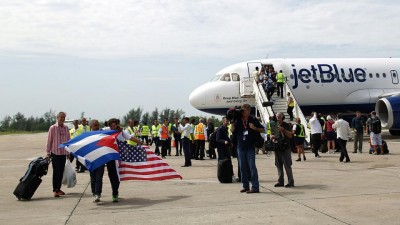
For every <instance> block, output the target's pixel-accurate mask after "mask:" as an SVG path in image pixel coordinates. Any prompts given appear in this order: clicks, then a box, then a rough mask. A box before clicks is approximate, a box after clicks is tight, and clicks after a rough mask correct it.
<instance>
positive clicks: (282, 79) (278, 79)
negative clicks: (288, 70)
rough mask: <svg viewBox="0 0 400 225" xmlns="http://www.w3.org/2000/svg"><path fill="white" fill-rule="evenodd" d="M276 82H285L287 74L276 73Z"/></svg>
mask: <svg viewBox="0 0 400 225" xmlns="http://www.w3.org/2000/svg"><path fill="white" fill-rule="evenodd" d="M276 82H278V83H285V75H283V73H278V74H277V75H276Z"/></svg>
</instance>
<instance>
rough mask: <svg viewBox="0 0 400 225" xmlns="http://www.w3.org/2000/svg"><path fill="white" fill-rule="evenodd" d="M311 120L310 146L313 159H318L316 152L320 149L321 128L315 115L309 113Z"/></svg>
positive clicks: (314, 113)
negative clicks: (313, 155)
mask: <svg viewBox="0 0 400 225" xmlns="http://www.w3.org/2000/svg"><path fill="white" fill-rule="evenodd" d="M311 116H312V118H311V119H310V122H309V124H310V128H311V144H312V146H313V153H314V154H315V157H317V158H320V157H321V156H319V154H318V150H319V148H320V147H321V135H322V126H321V123H320V122H319V120H318V118H317V113H316V112H313V113H311Z"/></svg>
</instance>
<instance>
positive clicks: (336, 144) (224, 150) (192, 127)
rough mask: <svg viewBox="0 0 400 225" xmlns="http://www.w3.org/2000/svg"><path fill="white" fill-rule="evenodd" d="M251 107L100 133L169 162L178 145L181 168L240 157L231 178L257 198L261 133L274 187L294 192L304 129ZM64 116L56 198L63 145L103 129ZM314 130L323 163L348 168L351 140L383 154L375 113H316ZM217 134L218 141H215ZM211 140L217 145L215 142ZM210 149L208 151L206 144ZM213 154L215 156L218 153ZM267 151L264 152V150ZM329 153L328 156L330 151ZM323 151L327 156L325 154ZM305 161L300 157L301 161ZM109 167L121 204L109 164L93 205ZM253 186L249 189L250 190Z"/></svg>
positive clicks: (53, 136)
mask: <svg viewBox="0 0 400 225" xmlns="http://www.w3.org/2000/svg"><path fill="white" fill-rule="evenodd" d="M250 112H251V106H250V105H248V104H244V105H242V106H241V116H240V117H239V118H237V119H235V120H232V121H230V120H228V118H227V117H223V118H222V124H221V125H220V126H217V127H215V125H214V124H213V123H212V121H211V120H210V119H207V121H206V123H204V119H203V118H200V119H199V121H198V122H197V121H196V120H195V119H192V120H190V119H189V118H188V117H185V118H183V119H182V120H180V119H179V118H176V119H175V121H174V123H170V122H169V120H168V119H167V118H165V119H164V120H163V123H162V124H159V122H158V120H154V121H153V125H152V126H151V127H150V126H148V125H147V124H145V123H144V124H141V125H139V121H134V120H129V121H128V126H127V127H126V128H125V129H123V128H121V127H120V122H119V120H118V119H115V118H113V119H110V120H109V121H107V122H106V124H105V126H104V127H103V128H101V129H102V130H118V131H121V133H120V134H119V135H118V137H117V138H118V139H119V140H121V141H126V142H127V143H128V144H130V145H138V144H139V145H141V144H147V145H152V144H154V145H155V154H157V155H159V156H161V157H162V158H166V157H167V156H172V155H171V152H172V147H171V146H172V145H171V142H172V141H173V142H174V146H175V156H182V155H184V163H183V165H182V167H191V166H192V160H205V158H209V159H216V158H218V160H223V159H231V158H237V160H238V172H237V176H238V177H236V176H235V175H234V172H233V166H231V170H232V171H231V174H232V179H233V180H234V181H235V180H236V181H240V182H241V183H242V185H243V187H242V189H241V190H240V192H241V193H258V192H259V181H258V172H257V167H256V154H258V152H259V149H258V148H256V147H255V145H254V142H255V140H256V138H257V137H258V136H259V135H260V134H261V135H263V136H264V137H265V140H268V141H269V142H270V143H273V145H274V148H275V149H274V154H275V165H276V167H277V172H278V180H277V183H276V184H275V187H283V186H285V187H287V188H291V187H294V178H293V172H292V168H291V166H292V156H291V152H292V150H293V149H294V148H295V149H297V154H298V159H297V160H296V161H301V160H302V159H303V161H306V156H305V153H304V146H305V144H304V142H305V127H304V125H302V124H301V121H300V119H299V118H296V121H295V124H292V123H290V122H285V121H284V115H283V114H282V113H277V114H276V116H273V117H271V118H270V122H268V123H267V124H262V123H261V120H260V119H259V118H255V117H253V116H251V115H250ZM65 117H66V113H64V112H60V113H58V115H57V122H56V124H54V125H52V126H51V127H50V129H49V132H48V141H47V148H46V153H47V157H51V158H52V161H51V163H52V167H53V179H52V184H53V193H54V197H59V196H61V195H65V193H64V192H63V191H62V190H61V181H62V177H63V171H64V166H65V163H66V160H67V159H69V160H70V161H71V162H72V161H73V160H74V158H73V157H71V155H70V154H69V153H68V152H67V151H66V150H65V149H64V148H59V147H58V146H59V144H61V143H65V142H67V141H68V140H70V139H71V138H74V137H77V136H78V135H80V134H82V133H84V132H87V131H97V130H100V124H99V121H98V120H91V121H90V126H89V125H88V122H87V120H86V119H85V118H82V119H81V121H78V120H75V121H74V122H73V125H74V127H73V128H72V129H68V127H67V126H66V125H65V124H64V122H65ZM308 127H309V128H310V131H311V132H310V135H311V136H310V137H311V138H310V140H311V143H310V144H311V146H312V152H313V154H314V156H315V157H316V158H320V157H321V156H320V155H319V152H320V151H321V146H323V145H326V146H325V149H327V151H329V152H330V153H334V152H335V151H339V152H340V157H339V161H340V162H344V163H348V162H350V157H349V154H348V152H347V147H346V145H347V141H348V140H349V138H351V137H354V148H353V153H357V152H359V153H362V150H363V135H364V134H365V133H367V134H369V135H370V145H371V149H373V154H375V155H378V154H385V152H384V151H383V149H382V137H381V122H380V120H379V118H378V117H377V116H376V112H371V116H370V117H369V118H368V120H367V121H365V120H364V117H362V115H361V113H360V112H356V116H355V117H354V118H353V119H352V120H351V123H348V122H347V121H346V120H344V119H343V116H342V115H341V114H331V115H328V116H326V117H324V116H322V115H321V114H317V113H316V112H313V113H312V115H311V117H310V119H309V123H308ZM213 135H214V137H212V136H213ZM210 139H212V140H213V141H212V142H211V140H210ZM208 140H210V142H209V144H208V150H207V151H206V150H205V148H206V144H205V143H206V142H207V141H208ZM215 149H216V150H217V151H215ZM262 149H263V152H264V153H265V150H264V148H262ZM327 151H326V152H327ZM322 152H324V151H322ZM301 156H302V157H301ZM105 166H107V171H108V176H109V179H110V183H111V188H112V200H113V201H114V202H118V188H119V178H118V174H117V171H118V170H117V164H116V163H115V161H114V160H112V161H110V162H107V163H106V164H105V165H104V166H102V167H99V168H97V169H95V170H94V171H91V172H90V178H91V188H92V193H93V196H94V199H93V202H96V203H97V202H99V201H100V197H101V193H102V179H103V174H104V168H105ZM76 170H77V172H85V170H86V168H85V167H84V165H82V164H81V163H80V162H79V161H78V160H76ZM284 171H286V175H287V183H286V185H285V184H284ZM250 184H251V186H250Z"/></svg>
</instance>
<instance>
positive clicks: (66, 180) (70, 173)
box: [62, 160, 76, 188]
mask: <svg viewBox="0 0 400 225" xmlns="http://www.w3.org/2000/svg"><path fill="white" fill-rule="evenodd" d="M62 184H63V185H67V188H72V187H75V185H76V172H75V170H74V167H73V166H72V164H71V162H70V161H69V160H67V161H66V162H65V168H64V174H63V179H62Z"/></svg>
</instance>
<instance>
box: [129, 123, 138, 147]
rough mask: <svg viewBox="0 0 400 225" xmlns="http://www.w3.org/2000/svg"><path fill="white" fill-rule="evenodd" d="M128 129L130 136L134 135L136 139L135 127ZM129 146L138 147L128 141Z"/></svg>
mask: <svg viewBox="0 0 400 225" xmlns="http://www.w3.org/2000/svg"><path fill="white" fill-rule="evenodd" d="M127 129H128V132H129V134H130V135H133V136H135V137H136V133H135V127H133V129H132V128H131V127H129V126H128V128H127ZM128 144H130V145H133V146H135V145H137V143H136V142H133V141H131V140H128Z"/></svg>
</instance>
